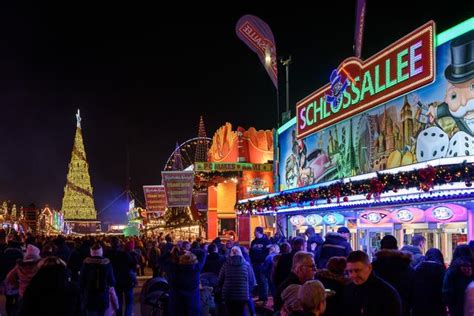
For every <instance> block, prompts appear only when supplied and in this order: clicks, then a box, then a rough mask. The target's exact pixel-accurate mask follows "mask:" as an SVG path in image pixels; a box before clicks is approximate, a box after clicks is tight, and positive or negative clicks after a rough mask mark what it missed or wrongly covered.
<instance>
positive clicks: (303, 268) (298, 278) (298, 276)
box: [273, 251, 316, 312]
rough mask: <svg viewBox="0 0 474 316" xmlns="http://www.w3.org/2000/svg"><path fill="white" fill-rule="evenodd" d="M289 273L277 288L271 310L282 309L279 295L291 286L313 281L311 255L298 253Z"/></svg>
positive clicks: (313, 265)
mask: <svg viewBox="0 0 474 316" xmlns="http://www.w3.org/2000/svg"><path fill="white" fill-rule="evenodd" d="M292 259H293V260H292V265H291V272H289V273H288V274H286V275H287V277H286V278H285V279H284V280H283V282H281V284H280V285H279V286H278V287H277V290H276V294H275V297H274V298H273V302H274V305H273V310H274V311H275V312H277V311H280V309H281V308H282V307H283V303H284V302H283V298H282V297H281V294H282V293H283V291H284V290H285V289H286V288H287V287H288V286H290V285H291V284H299V285H302V284H304V283H305V282H306V281H309V280H313V279H314V274H315V273H316V264H315V263H314V258H313V254H312V253H310V252H306V251H298V252H296V253H295V254H294V256H293V258H292Z"/></svg>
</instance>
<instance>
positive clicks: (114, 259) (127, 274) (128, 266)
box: [106, 236, 138, 316]
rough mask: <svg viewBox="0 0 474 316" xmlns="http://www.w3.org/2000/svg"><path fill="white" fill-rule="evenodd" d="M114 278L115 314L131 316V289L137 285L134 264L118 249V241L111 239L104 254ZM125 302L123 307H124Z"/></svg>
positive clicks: (115, 238) (129, 256) (128, 255)
mask: <svg viewBox="0 0 474 316" xmlns="http://www.w3.org/2000/svg"><path fill="white" fill-rule="evenodd" d="M106 258H108V259H109V260H110V263H111V264H112V269H113V271H114V278H115V293H116V295H117V299H118V309H117V314H118V315H120V316H122V315H123V314H124V313H123V312H125V316H131V315H132V312H133V288H134V287H135V286H136V285H137V283H138V282H137V275H136V262H135V261H134V260H133V259H132V256H131V255H130V253H127V252H125V251H123V250H122V249H120V240H119V239H118V238H117V237H115V236H114V237H112V240H111V249H110V250H109V251H108V252H107V253H106ZM124 301H125V305H124Z"/></svg>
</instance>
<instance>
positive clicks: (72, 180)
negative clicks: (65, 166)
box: [61, 110, 97, 220]
mask: <svg viewBox="0 0 474 316" xmlns="http://www.w3.org/2000/svg"><path fill="white" fill-rule="evenodd" d="M76 118H77V128H76V136H75V137H74V146H73V148H72V155H71V162H70V163H69V171H68V173H67V181H66V185H65V186H64V197H63V203H62V208H61V211H62V212H63V214H64V219H66V220H68V219H69V220H73V219H74V220H76V219H78V220H95V219H97V212H96V210H95V206H94V196H93V194H92V186H91V179H90V176H89V164H88V163H87V158H86V151H85V149H84V142H83V140H82V129H81V116H80V112H79V110H77V114H76Z"/></svg>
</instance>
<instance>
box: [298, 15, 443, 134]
mask: <svg viewBox="0 0 474 316" xmlns="http://www.w3.org/2000/svg"><path fill="white" fill-rule="evenodd" d="M434 60H435V59H434V22H433V21H431V22H428V23H427V24H425V25H424V26H422V27H420V28H418V29H417V30H415V31H413V32H412V33H410V34H409V35H407V36H405V37H404V38H402V39H400V40H399V41H397V42H395V43H393V44H392V45H390V46H389V47H387V48H386V49H384V50H383V51H381V52H379V53H378V54H376V55H374V56H372V57H371V58H369V59H367V60H365V61H361V60H360V59H358V58H356V57H351V58H348V59H346V60H345V61H344V62H342V63H341V64H340V65H339V67H338V70H337V73H336V74H341V75H342V77H344V78H347V79H348V80H347V81H343V83H342V86H340V87H339V88H344V85H345V84H346V83H347V87H345V91H343V92H342V96H341V97H339V94H338V95H336V96H335V97H334V93H333V91H332V90H334V85H333V83H334V82H331V83H329V84H327V85H325V86H324V87H322V88H320V89H319V90H317V91H315V92H313V93H312V94H310V95H309V96H308V97H306V98H305V99H303V100H301V101H300V102H298V103H297V105H296V119H297V121H296V124H297V137H298V139H299V138H302V137H305V136H307V135H309V134H312V133H314V132H316V131H318V130H321V129H324V128H326V127H328V126H330V125H333V124H335V123H336V122H340V121H342V120H344V119H347V118H349V117H352V116H354V115H356V114H358V113H361V112H364V111H366V110H368V109H370V108H372V107H374V106H377V105H379V104H382V103H384V102H387V101H389V100H391V99H394V98H396V97H398V96H400V95H403V94H406V93H407V92H410V91H412V90H415V89H417V88H420V87H422V86H424V85H427V84H429V83H431V82H433V81H434V77H435V75H434V74H435V69H434ZM331 77H333V76H331ZM339 79H340V78H339ZM339 83H341V82H339ZM336 84H337V82H336ZM339 88H338V89H337V91H338V92H340V90H341V89H339ZM327 95H329V96H333V97H332V98H329V99H326V96H327ZM328 101H329V102H331V103H328Z"/></svg>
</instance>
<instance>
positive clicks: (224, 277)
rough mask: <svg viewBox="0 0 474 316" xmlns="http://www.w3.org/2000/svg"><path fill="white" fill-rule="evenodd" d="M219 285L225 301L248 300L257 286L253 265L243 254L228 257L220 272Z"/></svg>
mask: <svg viewBox="0 0 474 316" xmlns="http://www.w3.org/2000/svg"><path fill="white" fill-rule="evenodd" d="M219 285H220V286H221V288H222V298H223V299H224V301H230V300H231V301H247V300H248V299H249V298H250V297H251V296H250V294H251V293H252V289H253V287H254V286H255V275H254V273H253V269H252V267H251V266H250V264H249V263H248V262H247V261H245V259H244V258H243V257H241V256H232V257H229V258H227V261H226V262H225V263H224V265H223V266H222V269H221V272H220V273H219Z"/></svg>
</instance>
